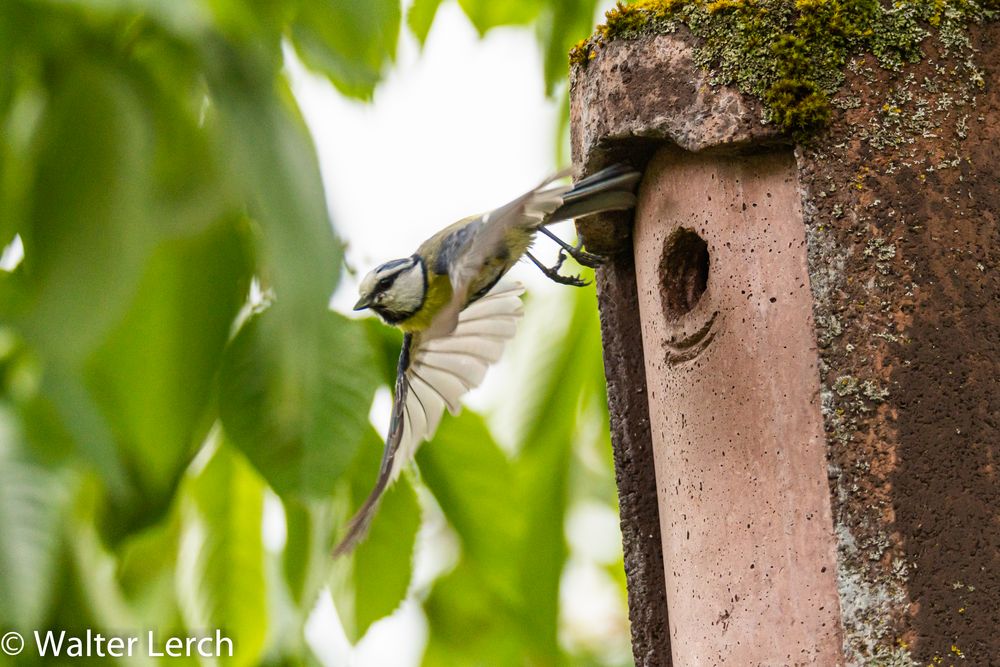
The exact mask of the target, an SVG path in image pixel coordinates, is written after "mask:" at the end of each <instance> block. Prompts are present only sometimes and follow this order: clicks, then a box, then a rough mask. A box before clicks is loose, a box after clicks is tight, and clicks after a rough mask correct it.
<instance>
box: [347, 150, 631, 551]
mask: <svg viewBox="0 0 1000 667" xmlns="http://www.w3.org/2000/svg"><path fill="white" fill-rule="evenodd" d="M568 175H569V174H568V172H560V173H558V174H555V175H554V176H552V177H550V178H548V179H546V180H545V181H543V182H542V183H541V184H540V185H539V186H538V187H536V188H534V189H533V190H531V191H529V192H527V193H525V194H524V195H522V196H520V197H518V198H517V199H515V200H513V201H511V202H510V203H508V204H506V205H504V206H501V207H500V208H497V209H494V210H492V211H490V212H488V213H483V214H481V215H474V216H470V217H468V218H465V219H463V220H459V221H458V222H456V223H454V224H453V225H450V226H448V227H446V228H444V229H442V230H441V231H440V232H438V233H437V234H435V235H434V236H432V237H430V238H429V239H427V240H426V241H424V242H423V243H422V244H421V245H420V247H419V248H417V251H416V252H415V253H413V254H412V255H410V256H409V257H405V258H402V259H395V260H392V261H390V262H386V263H384V264H381V265H379V266H378V267H376V268H375V269H374V270H373V271H371V272H370V273H369V274H368V275H367V276H365V278H364V280H362V281H361V285H360V287H359V292H360V298H359V299H358V302H357V304H355V306H354V310H364V309H371V310H373V311H374V312H375V313H376V314H378V316H379V317H381V318H382V320H383V321H384V322H385V323H386V324H389V325H392V326H395V327H398V328H399V329H401V330H402V331H403V345H402V350H401V352H400V355H399V364H398V366H397V369H396V383H395V394H394V399H393V407H392V417H391V419H390V423H389V433H388V435H387V437H386V443H385V449H384V450H383V454H382V462H381V465H380V467H379V472H378V476H377V478H376V481H375V486H374V488H373V489H372V492H371V494H370V495H369V496H368V498H367V500H366V501H365V502H364V503H363V504H362V506H361V508H360V509H359V510H358V512H357V514H355V516H354V518H352V519H351V521H350V522H349V523H348V526H347V531H346V533H345V535H344V537H343V538H342V540H341V542H340V543H339V544H338V545H337V547H336V548H335V550H334V554H335V555H339V554H343V553H347V552H349V551H350V550H351V549H352V548H353V547H354V546H355V545H356V544H357V543H358V542H359V541H360V540H361V539H363V537H364V536H365V534H366V533H367V530H368V525H369V524H370V523H371V520H372V517H373V516H374V515H375V512H376V510H377V508H378V503H379V500H380V498H381V497H382V494H383V493H384V492H385V490H386V488H388V486H389V484H390V483H391V482H392V481H394V480H395V479H396V478H397V477H398V476H399V474H400V472H401V470H402V468H403V466H404V465H405V464H406V463H408V462H409V461H411V460H412V459H413V456H414V454H415V453H416V450H417V447H418V446H419V445H420V443H422V442H423V441H424V440H427V439H429V438H431V437H432V436H433V435H434V432H435V431H436V430H437V426H438V424H439V422H440V421H441V418H442V416H443V414H444V410H445V408H447V409H448V410H449V412H451V413H452V414H457V413H458V411H459V410H460V409H461V405H460V403H459V399H460V398H461V397H462V396H463V395H464V394H465V393H466V392H468V391H469V390H471V389H473V388H475V387H477V386H478V385H479V384H480V383H481V382H482V380H483V376H484V375H485V374H486V370H487V368H488V367H489V365H490V364H492V363H493V362H495V361H497V360H498V359H499V358H500V355H501V353H502V352H503V348H504V345H505V344H506V342H507V341H508V340H509V339H511V338H512V337H513V336H514V333H515V329H516V326H517V322H518V320H519V319H520V317H521V313H522V308H521V298H520V296H521V294H522V293H523V292H524V288H523V287H522V286H521V285H519V284H517V283H506V282H501V278H503V276H504V275H505V274H506V273H507V272H508V271H509V270H510V269H511V268H512V267H513V266H514V264H516V263H517V262H518V261H519V260H520V259H521V258H522V257H526V258H528V259H529V260H530V261H531V262H532V263H534V264H535V265H536V266H537V267H538V268H539V269H540V270H541V271H542V272H543V273H544V274H545V275H546V276H547V277H549V278H550V279H552V280H555V281H556V282H559V283H562V284H567V285H575V286H582V285H584V284H586V283H584V282H583V281H582V280H580V279H579V277H576V276H564V275H562V274H560V273H559V268H560V267H561V266H562V263H563V261H564V260H565V258H566V254H567V253H568V254H569V255H570V256H571V257H573V258H574V259H576V261H577V262H579V263H580V264H582V265H584V266H589V267H596V266H598V265H599V264H600V263H601V261H602V260H603V258H602V257H600V256H599V255H594V254H591V253H588V252H586V251H584V250H583V249H582V248H581V247H580V246H575V247H574V246H571V245H569V244H568V243H566V242H565V241H563V240H562V239H560V238H559V237H558V236H556V235H555V234H553V233H552V232H551V231H549V230H548V229H546V226H547V225H551V224H553V223H557V222H561V221H564V220H572V219H575V218H580V217H583V216H587V215H593V214H595V213H602V212H605V211H616V210H626V209H630V208H632V207H633V206H634V205H635V201H636V199H635V194H634V192H635V188H636V184H637V183H638V182H639V178H640V174H639V172H638V171H635V170H634V169H632V168H631V167H630V166H628V165H624V164H617V165H614V166H611V167H607V168H605V169H602V170H601V171H598V172H597V173H595V174H592V175H591V176H588V177H586V178H584V179H582V180H580V181H579V182H577V183H576V184H574V185H568V184H560V183H559V182H560V181H561V180H562V179H564V178H566V177H567V176H568ZM537 233H541V234H543V235H545V236H548V237H549V238H551V239H552V240H553V241H555V242H556V243H557V244H558V245H559V246H560V251H559V259H558V261H557V263H556V264H555V266H552V267H547V266H545V265H544V264H543V263H542V262H540V261H539V260H538V259H537V258H536V257H535V256H534V255H533V254H532V253H531V252H530V247H531V245H532V243H533V241H534V240H535V235H536V234H537Z"/></svg>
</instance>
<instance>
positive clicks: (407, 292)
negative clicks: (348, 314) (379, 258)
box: [354, 255, 427, 324]
mask: <svg viewBox="0 0 1000 667" xmlns="http://www.w3.org/2000/svg"><path fill="white" fill-rule="evenodd" d="M358 292H359V293H360V296H361V298H360V299H358V302H357V303H356V304H354V310H364V309H365V308H371V309H372V310H374V311H375V312H376V313H378V315H379V316H380V317H381V318H382V319H383V320H385V321H386V322H388V323H389V324H396V323H398V322H402V321H403V320H405V319H408V318H409V317H411V316H413V314H414V313H416V312H417V311H418V310H420V307H421V306H423V305H424V299H425V298H426V296H427V272H426V269H425V268H424V263H423V261H422V260H421V259H420V258H419V257H417V256H416V255H414V256H412V257H406V258H404V259H394V260H392V261H391V262H386V263H385V264H381V265H379V266H377V267H375V269H373V270H372V271H371V272H370V273H369V274H368V275H367V276H365V279H364V280H362V281H361V286H360V287H359V288H358Z"/></svg>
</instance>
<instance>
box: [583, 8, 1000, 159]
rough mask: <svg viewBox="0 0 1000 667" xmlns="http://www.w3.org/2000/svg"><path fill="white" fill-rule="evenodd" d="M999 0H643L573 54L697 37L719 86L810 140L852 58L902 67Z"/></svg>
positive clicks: (614, 15)
mask: <svg viewBox="0 0 1000 667" xmlns="http://www.w3.org/2000/svg"><path fill="white" fill-rule="evenodd" d="M998 11H1000V0H979V1H978V2H977V1H976V0H913V1H909V2H906V1H903V0H897V1H896V2H892V3H884V2H881V1H880V0H712V1H710V2H709V1H707V0H637V1H636V2H634V3H632V4H623V3H621V2H619V3H618V5H617V6H616V7H614V8H613V9H611V10H610V11H608V12H607V14H606V22H605V23H604V24H603V25H600V26H598V28H597V31H596V32H595V33H594V35H592V36H591V37H590V38H589V39H587V40H584V41H582V42H580V43H579V44H577V45H576V46H575V47H574V48H573V50H572V51H571V52H570V61H571V62H572V63H573V64H574V65H577V66H583V67H585V66H586V65H587V63H588V62H589V61H590V60H592V59H593V58H594V57H595V56H596V54H597V52H598V51H599V50H600V49H601V48H602V47H603V46H604V45H606V44H608V43H609V42H611V41H614V40H617V39H635V38H637V37H640V36H643V35H651V34H662V33H671V32H675V31H676V30H678V29H679V28H681V27H682V26H684V27H687V28H688V29H689V30H690V31H691V33H692V34H693V35H694V36H695V37H696V38H697V45H696V47H695V52H694V57H695V62H696V63H697V64H698V65H699V66H701V67H703V68H705V69H707V70H710V71H712V72H713V73H714V78H713V83H717V84H725V85H735V86H736V87H738V88H739V89H740V90H741V91H743V92H745V93H748V94H750V95H754V96H756V97H758V98H759V99H761V100H762V101H763V102H764V104H765V106H766V109H767V113H768V118H767V120H770V121H772V122H775V123H777V124H778V125H780V126H781V127H782V128H783V129H784V130H785V131H787V132H789V133H790V134H792V136H794V137H795V138H797V139H799V140H802V139H805V138H807V137H808V136H810V135H812V134H814V133H815V132H816V131H818V130H820V129H822V128H823V127H825V126H826V124H827V123H828V122H829V120H830V115H831V105H830V95H831V94H832V93H833V92H834V91H836V89H837V88H838V87H839V86H840V84H841V83H842V82H843V80H844V69H845V67H846V65H847V63H848V61H849V60H850V59H852V58H855V57H858V56H863V55H865V54H871V55H872V56H874V58H875V59H876V60H877V61H878V62H879V64H880V65H881V66H882V67H886V68H890V69H899V68H900V67H902V66H903V65H904V64H905V63H910V62H917V61H919V60H920V59H921V58H922V57H923V52H922V50H921V43H922V42H923V41H924V39H926V38H927V37H928V36H931V35H935V34H936V35H937V36H938V38H939V39H940V41H941V43H942V45H943V47H944V49H945V50H948V49H949V48H955V47H956V46H958V47H961V46H962V44H963V41H964V43H965V44H967V43H968V42H967V37H966V35H967V32H968V28H969V25H970V24H972V23H978V22H982V21H985V20H991V19H994V18H996V16H997V13H998Z"/></svg>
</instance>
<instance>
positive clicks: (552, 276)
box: [525, 250, 590, 287]
mask: <svg viewBox="0 0 1000 667" xmlns="http://www.w3.org/2000/svg"><path fill="white" fill-rule="evenodd" d="M525 254H527V256H528V259H530V260H531V261H532V262H533V263H534V265H535V266H537V267H538V270H539V271H541V272H542V273H544V274H545V277H546V278H548V279H549V280H551V281H553V282H557V283H559V284H560V285H570V286H572V287H586V286H587V285H589V284H590V283H589V282H587V281H586V280H583V279H582V278H581V277H580V276H564V275H562V274H561V273H559V269H560V268H562V265H563V262H565V261H566V253H565V252H563V251H562V250H560V251H559V259H558V261H556V263H555V266H551V267H549V266H545V265H544V264H542V263H541V262H540V261H538V259H537V258H536V257H535V256H534V255H532V254H531V253H530V252H529V253H525Z"/></svg>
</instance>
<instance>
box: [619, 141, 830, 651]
mask: <svg viewBox="0 0 1000 667" xmlns="http://www.w3.org/2000/svg"><path fill="white" fill-rule="evenodd" d="M797 185H798V184H797V180H796V176H795V162H794V159H793V157H792V154H791V151H782V152H778V153H768V154H761V155H754V156H746V157H736V156H719V155H692V154H690V153H684V152H681V151H677V150H675V149H664V150H662V151H661V152H660V153H658V154H657V156H656V157H654V158H653V161H652V162H651V163H650V165H649V166H648V167H647V170H646V175H645V179H644V181H643V187H642V191H641V193H640V202H639V209H638V214H637V216H636V223H635V232H634V243H635V257H636V276H637V283H638V285H639V286H640V288H639V310H640V313H641V316H642V340H643V348H644V357H645V363H646V384H647V387H648V394H649V420H650V428H651V431H652V438H653V453H654V458H655V460H656V478H657V491H658V494H659V499H660V533H661V536H662V539H663V554H664V563H665V568H666V586H667V607H668V609H669V614H670V635H671V649H672V652H673V659H674V664H677V665H718V666H722V665H733V666H735V667H744V666H746V665H768V666H769V667H778V666H779V665H784V666H788V667H792V666H796V667H797V666H800V665H822V666H823V667H833V666H834V665H840V664H842V660H841V652H840V647H841V636H840V611H839V605H838V599H837V582H836V538H835V537H834V534H833V523H832V519H831V513H830V497H829V487H828V484H827V471H826V441H825V438H824V435H823V420H822V415H821V412H820V398H819V377H818V372H817V364H818V357H817V354H816V344H815V339H814V338H813V326H812V294H811V292H810V289H809V276H808V272H807V268H806V240H805V233H804V229H803V225H802V214H801V210H800V207H799V194H798V190H797ZM679 230H688V231H687V232H686V233H687V235H688V238H692V237H693V234H697V235H698V236H699V237H700V238H701V239H703V240H704V241H705V243H706V244H707V247H708V253H709V262H708V272H707V276H708V281H707V289H706V290H705V291H704V293H703V294H701V296H700V298H698V299H697V301H695V300H694V299H691V298H686V299H682V300H684V301H686V302H687V303H693V308H691V309H690V311H687V312H683V313H682V314H680V313H679V311H678V310H677V309H675V308H671V307H668V306H669V303H670V302H671V301H672V300H673V297H674V296H675V295H674V294H673V290H675V289H681V290H684V291H685V292H686V296H690V295H692V294H694V293H695V292H696V290H695V288H696V286H697V281H686V280H684V281H678V284H674V283H672V282H666V283H665V281H664V277H665V274H668V273H669V272H670V271H671V270H672V269H673V268H674V267H673V266H669V265H665V264H664V261H663V258H664V257H665V256H667V257H669V258H672V262H671V263H672V264H674V265H676V264H677V263H678V261H679V258H678V257H677V253H676V252H671V243H672V242H673V241H674V239H676V238H677V235H679V234H681V233H684V232H679ZM692 232H693V234H692ZM688 245H689V246H691V245H692V244H688ZM694 247H697V246H696V244H695V245H694ZM665 311H666V313H665Z"/></svg>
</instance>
